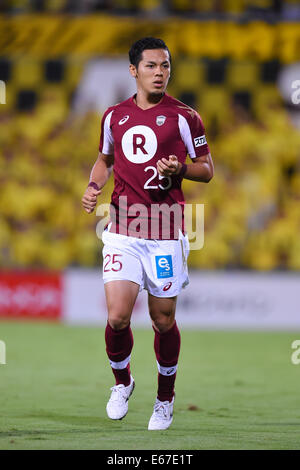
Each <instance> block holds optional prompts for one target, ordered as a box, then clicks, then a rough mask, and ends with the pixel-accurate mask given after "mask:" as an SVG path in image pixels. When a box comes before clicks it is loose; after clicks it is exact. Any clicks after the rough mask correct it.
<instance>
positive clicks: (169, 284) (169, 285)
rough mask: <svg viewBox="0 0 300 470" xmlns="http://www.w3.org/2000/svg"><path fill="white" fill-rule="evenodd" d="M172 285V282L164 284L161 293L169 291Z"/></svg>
mask: <svg viewBox="0 0 300 470" xmlns="http://www.w3.org/2000/svg"><path fill="white" fill-rule="evenodd" d="M171 285H172V282H168V284H166V285H165V286H164V287H163V291H166V290H169V289H170V287H171Z"/></svg>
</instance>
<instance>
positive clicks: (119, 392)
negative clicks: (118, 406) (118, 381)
mask: <svg viewBox="0 0 300 470" xmlns="http://www.w3.org/2000/svg"><path fill="white" fill-rule="evenodd" d="M111 391H112V394H111V397H110V400H111V401H118V400H119V398H120V396H121V398H123V400H126V398H127V394H126V391H125V387H124V386H123V387H122V386H121V387H120V385H114V386H113V387H111Z"/></svg>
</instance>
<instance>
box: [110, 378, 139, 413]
mask: <svg viewBox="0 0 300 470" xmlns="http://www.w3.org/2000/svg"><path fill="white" fill-rule="evenodd" d="M134 385H135V383H134V380H133V377H132V376H130V384H129V385H128V386H127V387H125V385H123V384H119V385H114V386H113V387H112V388H111V391H112V392H111V396H110V399H109V400H108V403H107V405H106V412H107V416H108V417H109V418H110V419H122V418H124V416H126V415H127V412H128V400H129V397H130V395H131V394H132V392H133V390H134Z"/></svg>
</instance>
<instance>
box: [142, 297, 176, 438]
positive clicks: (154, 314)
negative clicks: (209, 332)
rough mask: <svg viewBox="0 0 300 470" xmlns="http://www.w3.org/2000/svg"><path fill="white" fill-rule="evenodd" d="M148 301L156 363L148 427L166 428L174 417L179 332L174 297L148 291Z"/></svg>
mask: <svg viewBox="0 0 300 470" xmlns="http://www.w3.org/2000/svg"><path fill="white" fill-rule="evenodd" d="M148 301H149V312H150V316H151V319H152V325H153V329H154V333H155V337H154V350H155V355H156V360H157V367H158V391H157V399H156V402H155V405H154V410H153V413H152V416H151V418H150V421H149V424H148V429H149V430H150V431H154V430H163V429H168V427H169V426H170V424H171V423H172V420H173V404H174V398H175V393H174V384H175V378H176V371H177V363H178V356H179V350H180V333H179V330H178V328H177V325H176V321H175V309H176V297H172V298H158V297H154V296H152V295H151V294H149V297H148Z"/></svg>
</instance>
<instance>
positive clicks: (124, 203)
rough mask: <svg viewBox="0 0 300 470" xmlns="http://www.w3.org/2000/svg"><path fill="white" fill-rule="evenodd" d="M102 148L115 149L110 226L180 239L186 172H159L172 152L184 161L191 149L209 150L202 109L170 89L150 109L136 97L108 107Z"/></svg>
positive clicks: (197, 152) (107, 151)
mask: <svg viewBox="0 0 300 470" xmlns="http://www.w3.org/2000/svg"><path fill="white" fill-rule="evenodd" d="M99 150H100V152H102V153H103V154H105V155H114V167H113V169H114V180H115V186H114V191H113V193H112V198H111V205H112V212H113V213H115V214H116V220H114V217H111V220H112V227H111V231H113V232H117V233H122V234H124V235H131V236H138V237H141V238H152V239H174V238H175V239H177V238H178V229H179V228H181V230H182V231H184V228H183V209H184V203H185V201H184V196H183V192H182V190H181V182H182V177H180V176H176V175H173V176H168V177H166V176H160V175H159V174H158V171H157V167H156V163H157V161H158V160H160V159H161V158H163V157H165V158H167V159H168V157H169V155H176V156H177V158H178V160H179V161H180V162H181V163H184V162H185V160H186V156H187V154H188V155H189V156H190V158H191V159H193V158H195V157H199V156H202V155H206V154H208V153H209V147H208V145H207V142H206V138H205V130H204V126H203V123H202V120H201V118H200V116H199V114H198V113H197V112H196V111H194V110H193V109H192V108H190V107H189V106H187V105H185V104H184V103H182V102H180V101H178V100H176V99H175V98H172V97H171V96H169V95H167V94H165V95H164V97H163V99H162V100H161V102H160V103H159V104H157V105H156V106H153V107H152V108H149V109H146V110H143V109H141V108H139V107H138V106H137V105H136V104H135V102H134V97H131V98H129V99H128V100H126V101H123V102H122V103H119V104H117V105H115V106H111V107H110V108H108V109H107V110H106V112H105V114H104V116H103V119H102V123H101V137H100V146H99ZM112 212H111V216H112V215H113V214H112ZM175 212H176V214H175ZM178 214H179V215H180V217H179V216H178ZM179 219H180V223H179Z"/></svg>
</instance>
